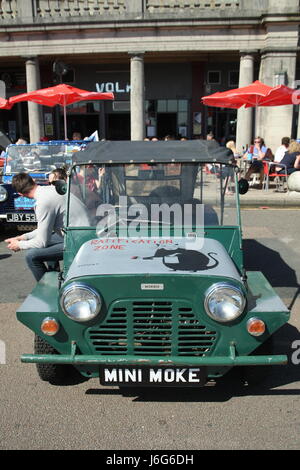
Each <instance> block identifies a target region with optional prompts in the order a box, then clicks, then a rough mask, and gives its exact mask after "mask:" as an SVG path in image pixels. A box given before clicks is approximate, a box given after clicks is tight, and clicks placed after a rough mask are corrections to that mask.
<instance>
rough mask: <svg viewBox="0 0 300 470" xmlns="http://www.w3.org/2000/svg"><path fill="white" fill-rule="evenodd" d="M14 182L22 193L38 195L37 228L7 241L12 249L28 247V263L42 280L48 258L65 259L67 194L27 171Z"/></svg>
mask: <svg viewBox="0 0 300 470" xmlns="http://www.w3.org/2000/svg"><path fill="white" fill-rule="evenodd" d="M12 185H13V187H14V189H15V191H16V192H17V193H19V194H20V195H22V196H26V197H28V198H30V199H35V201H36V204H35V214H36V220H37V228H36V230H33V231H32V232H29V233H24V234H22V235H20V236H17V237H13V238H8V239H6V240H5V241H6V243H7V244H8V245H7V246H8V248H9V249H10V250H12V251H19V250H28V251H27V253H26V262H27V265H28V267H29V269H30V270H31V272H32V274H33V276H34V277H35V279H36V280H37V281H39V280H40V279H41V278H42V276H43V275H44V274H45V272H46V271H47V270H48V269H47V266H46V264H45V263H46V262H48V261H54V262H58V261H60V260H62V259H63V232H62V228H63V223H64V211H65V196H61V195H59V194H57V192H56V190H55V187H54V186H39V185H37V184H36V183H35V181H34V180H33V179H32V178H31V176H30V175H28V174H27V173H19V174H17V175H15V176H14V177H13V179H12Z"/></svg>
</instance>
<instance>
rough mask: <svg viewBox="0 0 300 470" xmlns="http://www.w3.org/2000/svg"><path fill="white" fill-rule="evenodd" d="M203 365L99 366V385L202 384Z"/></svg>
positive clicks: (204, 375)
mask: <svg viewBox="0 0 300 470" xmlns="http://www.w3.org/2000/svg"><path fill="white" fill-rule="evenodd" d="M205 382H206V373H205V367H201V368H200V367H100V384H101V385H118V386H120V385H121V386H133V385H137V386H141V385H143V386H145V385H148V386H150V387H155V386H164V387H170V386H173V387H186V386H198V387H199V386H203V385H204V384H205Z"/></svg>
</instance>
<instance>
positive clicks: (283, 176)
mask: <svg viewBox="0 0 300 470" xmlns="http://www.w3.org/2000/svg"><path fill="white" fill-rule="evenodd" d="M262 163H263V166H264V179H263V189H264V190H265V191H268V190H269V184H270V178H274V182H275V185H276V191H280V192H283V191H285V188H287V179H288V176H289V175H288V174H287V168H286V165H284V164H283V163H276V162H268V161H263V162H262ZM276 167H281V168H282V169H284V172H283V173H278V172H277V171H274V168H276Z"/></svg>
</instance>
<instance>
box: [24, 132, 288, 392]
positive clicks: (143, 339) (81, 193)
mask: <svg viewBox="0 0 300 470" xmlns="http://www.w3.org/2000/svg"><path fill="white" fill-rule="evenodd" d="M227 152H228V150H227V149H225V148H222V147H219V146H218V145H217V144H216V143H214V142H206V141H200V140H197V141H187V142H182V141H169V142H130V141H126V142H95V143H91V144H90V145H89V147H88V148H87V149H86V150H84V151H81V152H78V153H76V154H74V156H73V163H72V167H71V168H70V170H69V177H68V182H67V183H64V182H58V183H57V188H56V189H57V191H58V192H60V193H62V194H63V193H65V198H66V208H67V209H66V218H65V229H64V231H65V242H64V259H63V263H62V266H61V272H60V273H57V272H48V273H46V274H45V275H44V277H43V278H42V279H41V281H40V282H39V283H38V284H37V285H36V287H35V288H34V290H33V291H32V293H31V294H30V295H29V296H28V297H27V299H26V300H25V302H24V303H23V305H22V306H21V307H20V308H19V310H18V312H17V317H18V319H19V320H20V321H21V322H22V323H24V324H25V325H26V326H27V327H29V328H30V329H31V330H33V332H34V334H35V350H34V354H24V355H23V356H22V357H21V360H22V361H23V362H26V363H36V364H37V369H38V373H39V376H40V377H41V379H42V380H46V381H49V382H50V383H55V382H58V381H61V380H63V379H64V378H66V377H67V374H68V373H70V370H73V371H74V368H75V369H77V371H79V372H80V373H81V374H82V375H83V376H84V377H86V378H91V377H99V378H100V383H101V384H102V385H110V386H115V385H116V386H120V387H123V386H130V387H135V386H138V387H139V386H141V385H142V386H156V387H165V386H176V387H184V386H193V387H199V386H203V385H204V384H205V383H207V382H208V381H210V380H216V379H217V378H218V377H221V376H223V375H224V374H226V373H227V372H228V371H229V370H230V369H232V367H234V366H243V367H241V369H240V370H243V371H244V372H245V376H244V377H246V379H245V380H247V381H248V382H249V383H250V378H249V377H253V370H254V372H255V374H254V375H257V377H259V376H261V375H264V374H265V372H266V369H268V368H269V366H271V365H279V364H285V363H286V362H287V357H286V355H275V354H273V350H272V345H271V339H272V335H273V333H274V332H275V331H276V330H278V329H279V328H280V327H281V326H283V325H284V324H285V323H286V322H287V321H288V319H289V311H288V309H287V308H286V307H285V306H284V304H283V302H282V301H281V300H280V298H279V297H278V296H277V294H276V293H275V292H274V290H273V289H272V287H271V286H270V284H269V283H268V281H267V280H266V278H265V277H264V276H263V274H262V273H261V272H246V271H245V268H244V264H243V247H242V229H241V218H240V206H239V197H240V194H241V193H245V192H246V191H247V182H246V181H245V180H242V179H239V169H238V167H237V166H236V162H235V161H234V159H233V158H232V156H230V155H228V153H227ZM75 159H76V161H75ZM244 366H245V367H244ZM254 366H255V367H254ZM256 366H260V367H256ZM264 366H268V367H264ZM250 371H251V374H250ZM247 373H248V374H247Z"/></svg>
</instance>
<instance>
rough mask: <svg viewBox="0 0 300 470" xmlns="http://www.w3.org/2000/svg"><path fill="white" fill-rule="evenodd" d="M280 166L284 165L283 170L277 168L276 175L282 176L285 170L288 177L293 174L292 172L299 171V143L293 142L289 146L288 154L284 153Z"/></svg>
mask: <svg viewBox="0 0 300 470" xmlns="http://www.w3.org/2000/svg"><path fill="white" fill-rule="evenodd" d="M280 164H281V165H285V166H286V169H285V168H282V169H281V170H280V171H278V169H279V168H280V167H278V166H277V173H278V174H284V173H285V170H286V172H287V174H288V175H290V174H291V173H294V171H297V170H300V143H299V142H296V141H293V142H291V144H290V146H289V150H288V152H286V153H285V155H284V157H283V159H282V160H281V162H280Z"/></svg>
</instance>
